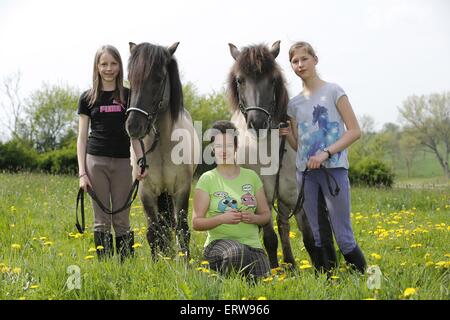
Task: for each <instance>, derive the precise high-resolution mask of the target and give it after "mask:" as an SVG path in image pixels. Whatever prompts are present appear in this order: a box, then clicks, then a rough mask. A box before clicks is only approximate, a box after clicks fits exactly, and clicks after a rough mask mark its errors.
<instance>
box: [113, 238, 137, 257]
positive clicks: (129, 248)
mask: <svg viewBox="0 0 450 320" xmlns="http://www.w3.org/2000/svg"><path fill="white" fill-rule="evenodd" d="M133 245H134V232H133V231H128V232H127V233H126V234H124V235H123V236H120V237H116V250H117V254H119V257H120V261H121V262H123V261H124V260H125V259H126V258H128V257H130V256H134V248H133Z"/></svg>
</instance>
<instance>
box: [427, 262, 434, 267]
mask: <svg viewBox="0 0 450 320" xmlns="http://www.w3.org/2000/svg"><path fill="white" fill-rule="evenodd" d="M431 266H434V262H433V261H428V262H427V263H425V267H431Z"/></svg>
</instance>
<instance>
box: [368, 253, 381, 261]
mask: <svg viewBox="0 0 450 320" xmlns="http://www.w3.org/2000/svg"><path fill="white" fill-rule="evenodd" d="M370 256H371V257H372V258H374V259H375V260H381V255H379V254H378V253H371V254H370Z"/></svg>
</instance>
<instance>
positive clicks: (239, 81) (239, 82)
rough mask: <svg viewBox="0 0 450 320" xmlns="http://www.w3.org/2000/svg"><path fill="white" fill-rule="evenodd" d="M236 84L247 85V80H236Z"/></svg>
mask: <svg viewBox="0 0 450 320" xmlns="http://www.w3.org/2000/svg"><path fill="white" fill-rule="evenodd" d="M236 82H237V83H238V84H244V83H245V80H244V79H242V78H236Z"/></svg>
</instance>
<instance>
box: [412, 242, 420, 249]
mask: <svg viewBox="0 0 450 320" xmlns="http://www.w3.org/2000/svg"><path fill="white" fill-rule="evenodd" d="M421 246H422V244H421V243H413V244H412V245H411V248H420V247H421Z"/></svg>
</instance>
